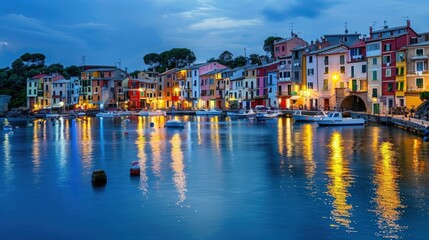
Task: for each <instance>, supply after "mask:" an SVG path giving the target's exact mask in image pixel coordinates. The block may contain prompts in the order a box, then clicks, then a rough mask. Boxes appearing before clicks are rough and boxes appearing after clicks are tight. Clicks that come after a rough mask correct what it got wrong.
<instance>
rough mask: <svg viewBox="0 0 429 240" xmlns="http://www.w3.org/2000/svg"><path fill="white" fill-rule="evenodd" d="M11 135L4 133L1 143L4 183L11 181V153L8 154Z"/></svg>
mask: <svg viewBox="0 0 429 240" xmlns="http://www.w3.org/2000/svg"><path fill="white" fill-rule="evenodd" d="M11 138H12V135H9V134H7V133H5V135H4V141H3V153H4V154H3V156H4V157H3V166H4V181H5V183H6V184H7V183H9V182H10V181H11V180H13V171H12V169H13V165H12V161H11V152H10V140H11Z"/></svg>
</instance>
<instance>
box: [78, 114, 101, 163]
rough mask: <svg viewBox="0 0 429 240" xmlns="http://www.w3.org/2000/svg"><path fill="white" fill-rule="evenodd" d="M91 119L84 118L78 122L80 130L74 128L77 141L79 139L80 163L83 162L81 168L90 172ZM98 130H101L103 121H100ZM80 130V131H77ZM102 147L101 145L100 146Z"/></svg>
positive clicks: (91, 148) (91, 147) (91, 157)
mask: <svg viewBox="0 0 429 240" xmlns="http://www.w3.org/2000/svg"><path fill="white" fill-rule="evenodd" d="M91 120H92V118H87V117H85V118H84V119H83V120H82V121H79V122H80V125H79V126H80V128H76V131H78V134H79V139H81V142H80V145H81V148H80V150H81V152H82V162H83V168H84V169H86V170H90V169H91V167H92V159H93V156H92V152H93V139H92V131H91V127H92V121H91ZM100 126H101V127H100V130H102V129H103V127H102V126H103V121H100ZM79 129H80V131H79ZM100 136H101V138H103V131H101V132H100ZM101 145H103V144H101Z"/></svg>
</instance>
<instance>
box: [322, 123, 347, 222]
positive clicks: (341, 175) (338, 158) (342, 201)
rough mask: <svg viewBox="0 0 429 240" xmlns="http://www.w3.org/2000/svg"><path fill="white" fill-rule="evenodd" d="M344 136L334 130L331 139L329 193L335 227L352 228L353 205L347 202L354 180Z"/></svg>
mask: <svg viewBox="0 0 429 240" xmlns="http://www.w3.org/2000/svg"><path fill="white" fill-rule="evenodd" d="M343 141H344V140H343V137H342V135H341V134H340V133H339V132H338V131H334V132H333V133H332V135H331V139H330V141H329V149H330V155H329V160H328V163H327V165H328V166H327V170H328V172H327V174H328V176H329V183H328V194H329V195H330V196H331V197H332V198H333V202H332V207H333V209H332V211H331V219H332V220H334V222H335V224H332V226H333V227H341V226H342V227H345V228H346V229H347V230H352V229H353V227H352V226H351V213H350V212H351V211H352V209H353V206H352V205H351V204H350V203H348V202H347V198H349V197H350V193H349V188H350V185H351V182H352V181H353V178H352V176H351V175H350V168H349V161H348V160H347V158H346V157H345V153H344V145H343V144H344V143H343Z"/></svg>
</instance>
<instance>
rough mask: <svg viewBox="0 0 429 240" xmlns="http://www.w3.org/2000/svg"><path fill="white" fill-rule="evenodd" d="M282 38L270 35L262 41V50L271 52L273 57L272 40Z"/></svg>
mask: <svg viewBox="0 0 429 240" xmlns="http://www.w3.org/2000/svg"><path fill="white" fill-rule="evenodd" d="M280 39H282V38H281V37H273V36H270V37H268V38H267V39H265V41H264V47H263V48H264V51H265V52H269V53H270V54H271V58H274V42H275V41H277V40H280Z"/></svg>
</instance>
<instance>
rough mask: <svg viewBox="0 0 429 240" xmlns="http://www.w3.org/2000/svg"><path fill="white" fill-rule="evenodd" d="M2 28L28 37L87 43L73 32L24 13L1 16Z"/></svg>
mask: <svg viewBox="0 0 429 240" xmlns="http://www.w3.org/2000/svg"><path fill="white" fill-rule="evenodd" d="M0 20H1V22H3V23H0V29H3V30H7V31H9V32H12V33H15V34H25V35H26V36H27V37H30V36H31V37H39V38H40V37H42V38H44V39H46V40H51V41H58V40H61V41H63V42H69V43H73V44H79V45H85V42H84V41H82V40H81V39H79V38H77V37H75V36H74V35H73V34H71V33H67V32H64V31H61V30H57V29H55V28H53V27H50V26H46V25H45V24H44V23H43V22H40V21H38V20H37V19H33V18H29V17H26V16H24V15H22V14H7V15H4V16H1V17H0Z"/></svg>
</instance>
